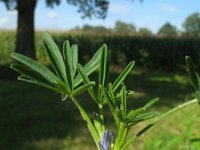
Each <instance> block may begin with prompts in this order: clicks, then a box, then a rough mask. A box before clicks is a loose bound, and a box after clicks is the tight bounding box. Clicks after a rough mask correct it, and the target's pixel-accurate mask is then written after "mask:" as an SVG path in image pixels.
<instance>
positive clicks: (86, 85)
mask: <svg viewBox="0 0 200 150" xmlns="http://www.w3.org/2000/svg"><path fill="white" fill-rule="evenodd" d="M94 85H95V82H94V81H93V82H90V83H88V84H84V85H82V86H80V87H78V88H77V89H76V90H74V91H73V95H74V96H76V95H79V94H81V93H83V92H84V91H86V90H88V89H89V88H90V87H91V86H94Z"/></svg>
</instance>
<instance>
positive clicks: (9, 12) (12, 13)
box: [6, 10, 17, 16]
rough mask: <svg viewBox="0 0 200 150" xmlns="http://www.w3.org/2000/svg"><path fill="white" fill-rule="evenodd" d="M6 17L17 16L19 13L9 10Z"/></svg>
mask: <svg viewBox="0 0 200 150" xmlns="http://www.w3.org/2000/svg"><path fill="white" fill-rule="evenodd" d="M6 15H8V16H16V15H17V11H16V10H9V11H7V12H6Z"/></svg>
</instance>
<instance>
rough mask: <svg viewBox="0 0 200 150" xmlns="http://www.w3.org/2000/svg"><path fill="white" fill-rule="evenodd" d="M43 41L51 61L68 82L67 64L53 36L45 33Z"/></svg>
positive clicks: (62, 77)
mask: <svg viewBox="0 0 200 150" xmlns="http://www.w3.org/2000/svg"><path fill="white" fill-rule="evenodd" d="M43 42H44V46H45V48H46V52H47V54H48V56H49V59H50V60H51V63H52V65H53V67H54V69H55V71H56V73H57V75H58V76H59V77H60V78H61V79H62V80H63V81H64V82H66V83H68V81H67V76H66V69H65V64H64V61H63V58H62V55H61V53H60V51H59V49H58V47H57V45H56V43H55V42H54V40H53V39H52V37H51V36H50V35H49V34H48V33H45V34H44V35H43Z"/></svg>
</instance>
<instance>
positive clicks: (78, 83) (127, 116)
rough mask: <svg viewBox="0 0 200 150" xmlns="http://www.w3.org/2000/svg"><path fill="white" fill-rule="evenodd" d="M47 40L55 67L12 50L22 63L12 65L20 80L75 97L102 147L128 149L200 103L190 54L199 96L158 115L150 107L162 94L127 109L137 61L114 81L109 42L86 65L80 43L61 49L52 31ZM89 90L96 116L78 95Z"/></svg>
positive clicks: (101, 149) (105, 149)
mask: <svg viewBox="0 0 200 150" xmlns="http://www.w3.org/2000/svg"><path fill="white" fill-rule="evenodd" d="M43 42H44V46H45V49H46V53H47V55H48V57H49V59H50V61H51V64H52V66H53V70H54V71H51V70H50V69H49V68H47V67H46V66H44V65H43V64H41V63H39V62H37V61H35V60H33V59H31V58H28V57H26V56H23V55H21V54H18V53H12V54H11V57H12V58H13V59H15V60H16V61H18V62H20V63H13V64H12V65H11V68H12V69H13V70H15V71H17V72H19V73H20V74H21V75H20V76H19V77H18V79H19V80H21V81H25V82H29V83H33V84H37V85H40V86H42V87H45V88H48V89H50V90H52V91H54V92H58V93H60V94H61V95H62V100H70V99H71V100H72V101H73V103H74V104H75V106H76V107H77V108H78V110H79V111H80V114H81V116H82V118H83V119H84V120H85V122H86V124H87V127H88V129H89V131H90V133H91V136H92V138H93V140H94V142H95V144H96V147H97V149H98V150H126V149H127V148H128V147H129V146H130V144H133V143H134V141H135V140H136V139H137V138H139V137H140V136H141V135H142V134H143V133H145V132H146V131H147V130H149V129H151V128H152V127H153V126H155V125H156V124H158V123H159V122H160V121H162V120H163V119H165V118H167V117H168V116H170V115H171V114H173V113H174V112H176V111H178V110H180V109H182V108H184V107H186V106H188V105H190V104H193V103H197V102H198V101H199V99H200V79H199V76H198V74H197V73H196V71H195V68H194V65H193V62H192V60H191V59H190V57H186V62H187V68H188V72H189V75H190V77H191V79H192V82H193V85H194V87H195V89H196V93H197V99H194V100H191V101H189V102H186V103H184V104H182V105H179V106H177V107H175V108H173V109H172V110H170V111H168V112H167V113H165V114H163V115H158V114H159V113H157V112H152V111H148V110H149V108H150V107H151V106H153V105H154V104H155V103H156V102H157V101H158V98H154V99H153V100H150V101H149V102H148V103H147V104H145V105H144V106H143V107H140V108H137V109H132V110H127V97H129V96H130V95H133V94H134V92H133V91H131V90H128V89H127V87H126V85H124V80H125V78H126V77H127V75H128V74H129V73H130V72H131V71H132V69H133V67H134V64H135V62H134V61H131V62H130V63H129V64H128V65H127V66H126V67H125V69H124V70H123V71H122V72H121V73H120V74H119V76H118V77H117V78H116V80H115V81H114V82H113V83H111V82H109V80H108V77H109V51H108V48H107V46H106V45H103V46H102V47H101V48H99V50H98V51H97V52H96V53H95V54H94V56H93V57H92V58H91V60H90V61H89V62H88V63H87V64H86V65H84V66H82V65H81V64H79V62H78V47H77V45H72V46H71V45H70V43H69V42H68V41H65V42H64V44H63V50H62V53H61V52H60V50H59V49H58V47H57V45H56V44H55V42H54V40H53V39H52V38H51V36H50V35H49V34H48V33H46V34H44V36H43ZM96 70H98V72H99V74H98V83H96V84H95V82H94V81H91V80H90V78H89V75H90V74H92V73H93V72H94V71H96ZM87 91H88V93H89V95H90V96H91V99H92V100H93V101H94V102H95V103H96V105H97V106H98V110H97V112H95V113H94V114H95V115H94V116H93V117H90V116H89V115H88V112H87V111H86V110H85V109H84V108H83V107H82V105H81V104H80V103H79V101H78V99H77V96H78V95H79V94H81V93H83V92H87ZM106 105H108V107H109V110H110V112H111V114H112V116H113V120H114V122H115V125H116V127H117V129H118V131H116V133H115V134H113V130H110V129H108V128H107V125H106V121H105V118H104V108H105V106H106ZM150 119H151V121H150V123H149V124H148V125H147V126H146V127H144V128H143V129H142V130H140V131H138V132H137V133H136V134H134V135H131V136H127V135H128V132H129V130H130V128H131V127H133V126H134V125H136V124H139V123H141V122H143V121H146V120H150ZM114 135H116V136H114Z"/></svg>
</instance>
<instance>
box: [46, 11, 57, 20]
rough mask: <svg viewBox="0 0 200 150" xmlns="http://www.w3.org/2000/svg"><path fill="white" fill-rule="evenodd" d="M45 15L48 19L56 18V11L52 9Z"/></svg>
mask: <svg viewBox="0 0 200 150" xmlns="http://www.w3.org/2000/svg"><path fill="white" fill-rule="evenodd" d="M47 16H48V18H50V19H55V18H57V14H56V12H54V11H51V12H49V13H48V14H47Z"/></svg>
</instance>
